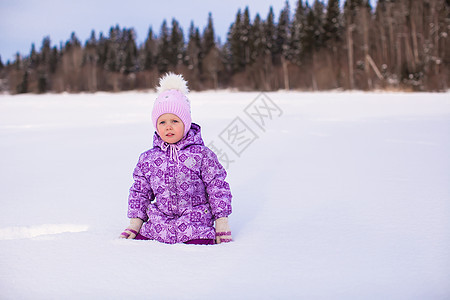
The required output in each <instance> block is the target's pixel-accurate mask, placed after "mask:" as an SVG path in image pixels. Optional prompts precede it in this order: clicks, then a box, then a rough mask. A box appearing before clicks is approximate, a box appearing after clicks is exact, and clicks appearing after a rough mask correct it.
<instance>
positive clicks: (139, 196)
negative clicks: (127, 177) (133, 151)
mask: <svg viewBox="0 0 450 300" xmlns="http://www.w3.org/2000/svg"><path fill="white" fill-rule="evenodd" d="M147 155H148V154H147V153H143V154H141V156H140V157H139V161H138V164H137V166H136V168H135V169H134V172H133V179H134V183H133V185H132V186H131V188H130V194H129V196H128V218H139V219H141V220H143V221H144V222H147V220H148V216H147V208H148V205H149V204H150V201H152V200H153V199H154V198H155V196H154V194H153V191H152V189H151V187H150V183H149V182H148V180H147V178H146V177H145V175H144V174H145V172H144V171H145V169H148V165H149V163H148V161H146V157H147Z"/></svg>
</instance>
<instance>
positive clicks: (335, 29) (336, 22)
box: [324, 0, 343, 45]
mask: <svg viewBox="0 0 450 300" xmlns="http://www.w3.org/2000/svg"><path fill="white" fill-rule="evenodd" d="M326 11H327V12H326V16H325V24H324V31H325V36H324V42H325V43H331V44H332V45H335V44H336V43H338V42H340V41H341V40H342V36H341V35H342V29H343V25H342V16H341V10H340V8H339V0H328V4H327V9H326Z"/></svg>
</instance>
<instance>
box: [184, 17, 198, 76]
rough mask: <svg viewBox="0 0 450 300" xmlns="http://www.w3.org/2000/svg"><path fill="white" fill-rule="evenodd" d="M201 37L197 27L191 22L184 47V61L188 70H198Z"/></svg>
mask: <svg viewBox="0 0 450 300" xmlns="http://www.w3.org/2000/svg"><path fill="white" fill-rule="evenodd" d="M201 47H202V46H201V38H200V32H199V30H198V28H196V27H195V26H194V22H191V25H190V27H189V41H188V45H187V49H186V58H185V59H186V63H187V65H188V69H189V70H193V71H194V72H199V71H200V65H201V61H200V53H201Z"/></svg>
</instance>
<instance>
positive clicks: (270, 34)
mask: <svg viewBox="0 0 450 300" xmlns="http://www.w3.org/2000/svg"><path fill="white" fill-rule="evenodd" d="M274 18H275V17H274V13H273V8H272V6H271V7H270V9H269V14H268V15H267V19H266V21H265V22H264V37H265V40H266V53H267V54H270V55H271V56H272V58H273V57H274V55H275V51H276V46H275V21H274Z"/></svg>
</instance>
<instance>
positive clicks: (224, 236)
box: [216, 218, 233, 244]
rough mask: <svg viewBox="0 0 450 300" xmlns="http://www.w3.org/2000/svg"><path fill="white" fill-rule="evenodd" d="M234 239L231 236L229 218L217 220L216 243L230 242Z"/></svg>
mask: <svg viewBox="0 0 450 300" xmlns="http://www.w3.org/2000/svg"><path fill="white" fill-rule="evenodd" d="M232 240H233V239H232V237H231V230H230V226H229V225H228V218H219V219H217V220H216V244H220V243H228V242H231V241H232Z"/></svg>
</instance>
